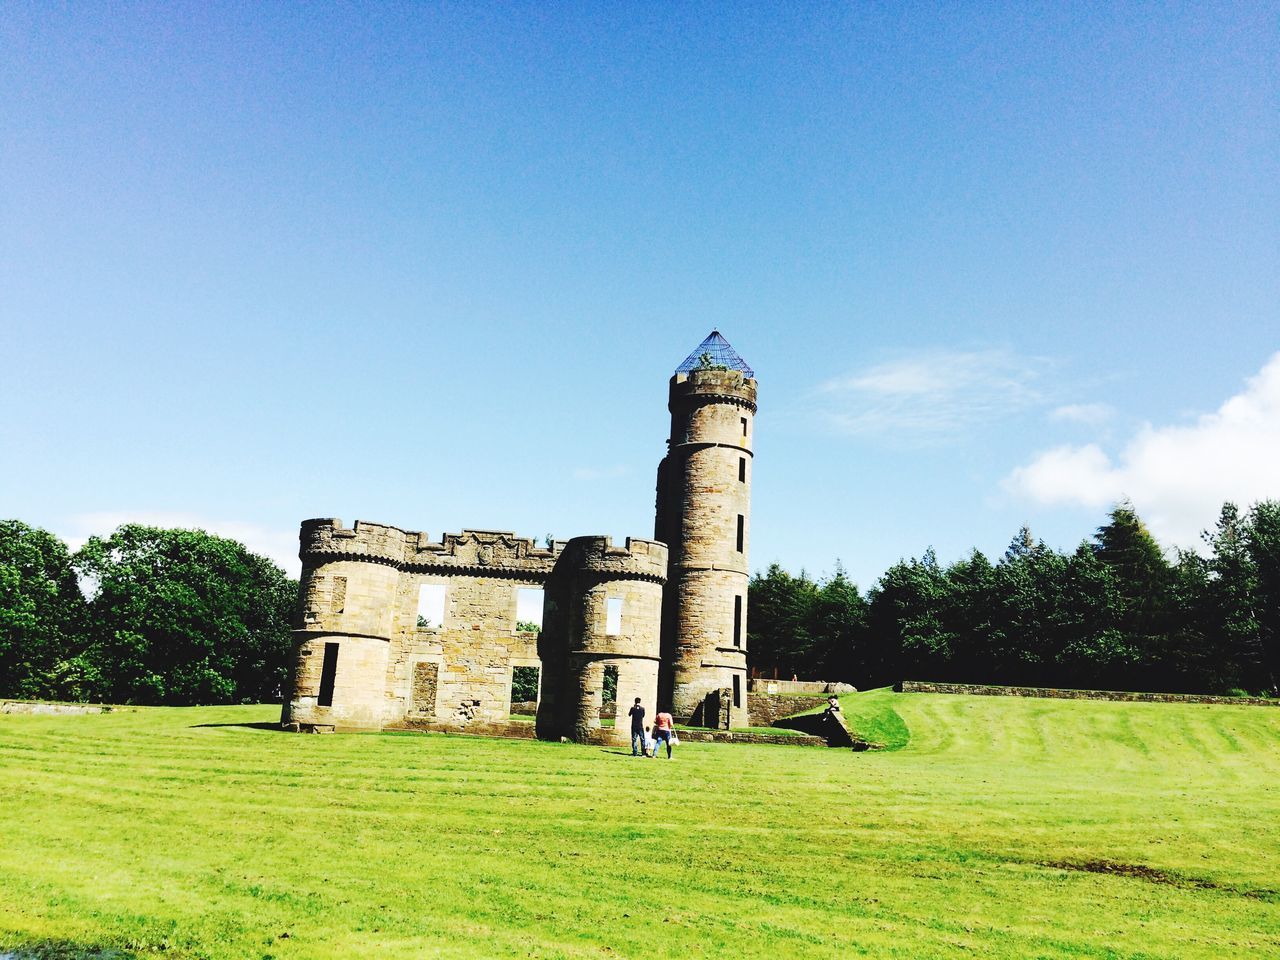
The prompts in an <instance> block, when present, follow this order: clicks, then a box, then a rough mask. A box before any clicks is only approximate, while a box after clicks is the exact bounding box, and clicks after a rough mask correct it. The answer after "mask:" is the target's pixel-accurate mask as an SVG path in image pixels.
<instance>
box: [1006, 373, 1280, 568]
mask: <svg viewBox="0 0 1280 960" xmlns="http://www.w3.org/2000/svg"><path fill="white" fill-rule="evenodd" d="M1004 487H1005V489H1007V490H1010V491H1012V492H1014V493H1017V494H1019V495H1021V496H1025V497H1027V498H1029V499H1031V500H1035V501H1038V502H1040V503H1045V504H1078V505H1082V506H1087V507H1103V506H1109V505H1110V504H1112V503H1114V502H1115V501H1117V500H1119V499H1121V498H1123V497H1128V498H1129V499H1131V500H1132V501H1133V504H1134V507H1136V508H1137V510H1138V512H1139V513H1140V514H1141V515H1142V517H1143V519H1145V520H1146V521H1147V524H1148V525H1149V526H1150V527H1151V531H1152V532H1153V533H1154V534H1155V535H1156V536H1157V537H1158V538H1159V539H1161V540H1162V541H1164V542H1165V543H1166V544H1176V545H1178V546H1183V547H1195V546H1199V544H1200V531H1201V530H1204V529H1206V528H1208V527H1211V526H1212V525H1213V523H1214V521H1215V520H1216V519H1217V516H1218V511H1219V510H1220V509H1221V507H1222V504H1223V502H1224V501H1226V500H1233V501H1235V502H1236V503H1238V504H1240V505H1241V506H1246V505H1248V504H1250V503H1253V502H1255V501H1258V500H1264V499H1267V498H1272V499H1274V498H1277V497H1280V353H1277V354H1276V355H1275V356H1273V357H1272V358H1271V359H1270V360H1269V361H1268V362H1267V364H1266V365H1265V366H1264V367H1263V368H1262V370H1261V371H1260V372H1259V373H1258V375H1257V376H1255V377H1252V378H1250V379H1249V381H1248V382H1247V383H1246V384H1245V388H1244V390H1242V391H1241V392H1240V393H1238V394H1236V395H1235V396H1233V397H1231V398H1230V399H1229V400H1227V401H1226V403H1224V404H1223V405H1222V406H1221V407H1219V408H1218V410H1217V411H1215V412H1214V413H1209V414H1204V415H1202V416H1200V417H1198V418H1196V420H1195V421H1194V422H1193V423H1190V424H1184V425H1171V426H1162V427H1156V426H1152V425H1151V424H1146V425H1144V426H1143V427H1142V428H1141V429H1139V430H1138V432H1137V434H1136V435H1135V436H1134V437H1133V438H1132V439H1131V440H1130V441H1129V442H1128V444H1127V445H1126V446H1125V447H1124V449H1123V450H1122V451H1121V452H1120V454H1119V455H1118V456H1117V457H1116V458H1115V459H1114V460H1113V459H1112V458H1111V457H1109V456H1108V455H1107V454H1106V453H1105V452H1104V451H1103V450H1102V448H1101V447H1099V446H1098V445H1097V444H1092V443H1091V444H1086V445H1084V446H1061V447H1055V448H1054V449H1052V450H1049V451H1047V452H1046V453H1042V454H1040V455H1039V456H1038V457H1036V458H1035V459H1034V460H1033V461H1031V462H1030V463H1029V464H1027V465H1025V466H1022V467H1018V468H1017V469H1015V470H1014V471H1013V472H1012V473H1011V474H1009V476H1008V477H1006V478H1005V480H1004Z"/></svg>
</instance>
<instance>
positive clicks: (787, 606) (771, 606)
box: [747, 563, 818, 678]
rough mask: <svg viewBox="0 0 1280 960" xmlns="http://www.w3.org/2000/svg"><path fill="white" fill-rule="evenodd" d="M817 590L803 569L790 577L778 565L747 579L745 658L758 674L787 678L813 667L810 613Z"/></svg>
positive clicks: (813, 640)
mask: <svg viewBox="0 0 1280 960" xmlns="http://www.w3.org/2000/svg"><path fill="white" fill-rule="evenodd" d="M817 599H818V587H817V585H816V584H815V583H814V582H813V581H812V580H810V579H809V578H808V577H807V576H806V575H805V572H804V571H803V570H801V571H800V575H799V576H797V577H793V576H792V575H791V574H789V573H787V571H785V570H783V569H782V567H780V566H779V565H778V564H776V563H774V564H770V566H769V568H768V570H767V571H765V573H764V575H763V576H762V575H761V574H759V573H757V574H756V575H755V576H754V577H752V578H751V584H750V588H749V589H748V591H747V659H748V662H749V663H750V664H751V666H752V668H753V669H755V670H757V671H759V672H760V673H762V674H768V673H774V672H776V673H777V674H778V675H779V676H782V677H787V678H789V677H790V676H791V675H792V674H797V675H798V674H800V673H808V672H810V670H811V667H812V666H813V664H814V657H815V655H814V648H815V638H814V636H813V634H812V625H813V611H814V606H815V604H816V603H817Z"/></svg>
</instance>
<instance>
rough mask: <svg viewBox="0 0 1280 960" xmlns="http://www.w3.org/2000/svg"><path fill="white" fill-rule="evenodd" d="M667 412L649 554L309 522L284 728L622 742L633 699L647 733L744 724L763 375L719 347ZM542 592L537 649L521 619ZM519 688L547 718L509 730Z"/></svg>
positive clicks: (480, 533)
mask: <svg viewBox="0 0 1280 960" xmlns="http://www.w3.org/2000/svg"><path fill="white" fill-rule="evenodd" d="M669 407H670V411H671V436H670V438H669V439H668V450H667V455H666V457H665V458H664V459H663V460H662V462H661V464H660V465H659V468H658V482H657V511H656V513H657V516H656V522H655V538H654V539H653V540H642V539H628V540H627V541H626V543H625V544H623V545H615V544H613V543H612V542H611V541H610V539H609V538H608V537H591V536H588V537H576V538H574V539H572V540H568V541H556V542H555V543H552V544H550V545H547V546H545V547H539V546H538V545H536V544H535V543H534V542H533V541H531V540H527V539H524V538H521V537H517V536H515V535H514V534H511V533H503V532H497V531H487V530H463V531H462V532H461V533H458V534H445V535H443V536H441V537H440V539H439V540H438V541H435V540H432V539H431V538H430V537H429V536H428V535H427V534H425V533H417V532H409V531H405V530H400V529H398V528H396V527H389V526H384V525H381V524H372V523H366V522H364V521H360V522H357V523H355V524H353V525H352V526H351V527H350V528H346V527H344V526H343V525H342V523H341V521H338V520H332V519H327V520H307V521H304V522H303V524H302V530H301V534H300V541H301V545H300V557H301V559H302V610H301V614H300V622H299V624H298V629H297V630H295V638H296V640H297V648H296V654H295V657H294V665H293V669H292V673H291V678H290V684H289V689H288V690H287V691H286V693H287V695H286V699H285V704H284V711H283V715H282V721H283V723H284V724H285V725H286V726H287V727H289V728H290V729H295V730H335V729H336V730H379V729H385V728H411V729H412V728H417V729H438V730H469V731H473V732H491V733H503V734H508V735H516V736H529V735H532V734H533V733H535V732H536V735H537V736H540V737H546V738H558V737H568V738H571V739H574V740H579V741H583V742H610V741H615V742H626V741H627V740H628V739H629V723H628V721H627V709H628V708H629V707H630V705H631V703H632V702H633V701H634V700H635V698H636V697H640V699H641V700H642V701H643V703H644V705H645V707H646V709H648V711H649V716H650V717H652V715H653V713H654V712H655V705H656V706H657V707H659V708H665V709H669V710H670V711H671V712H672V713H673V714H674V715H675V716H676V719H677V720H678V721H681V722H685V723H692V724H696V725H700V726H707V727H714V728H720V729H728V728H731V727H744V726H747V725H748V717H747V709H746V703H747V700H746V635H747V634H746V629H747V625H746V611H747V581H748V572H747V570H748V567H747V547H748V537H749V530H750V516H751V511H750V491H751V467H752V456H753V455H752V437H753V424H754V417H755V411H756V381H755V376H754V373H753V372H752V370H751V369H750V367H748V366H747V365H746V363H745V362H744V361H743V360H742V359H741V358H740V357H739V356H738V355H737V354H736V353H735V352H734V351H733V348H732V347H730V346H729V344H728V343H727V342H726V341H725V340H724V338H723V337H721V336H720V334H719V333H717V332H716V331H712V333H711V335H710V336H708V337H707V338H706V339H705V340H704V341H703V342H702V343H701V344H700V345H699V346H698V348H697V349H695V350H694V352H693V353H692V354H690V355H689V357H688V358H687V359H686V360H685V362H684V363H682V364H681V365H680V367H679V368H677V370H676V373H675V375H674V376H673V377H672V378H671V383H670V402H669ZM537 590H541V591H542V595H541V603H542V624H541V630H540V631H539V630H535V629H530V626H531V625H530V624H528V623H522V622H521V621H520V619H519V614H518V611H519V610H520V609H521V608H522V606H523V607H524V608H525V609H527V608H528V603H529V602H534V601H535V598H536V594H535V593H529V594H525V595H522V591H537ZM518 670H524V671H535V670H536V672H537V677H538V695H537V707H536V719H530V718H513V717H512V716H511V697H512V686H513V681H514V679H515V677H516V671H518ZM531 675H532V674H531V673H527V674H526V676H531ZM606 688H609V690H610V691H611V692H613V693H614V696H613V698H612V699H611V700H610V699H608V697H607V696H606ZM610 721H611V722H610Z"/></svg>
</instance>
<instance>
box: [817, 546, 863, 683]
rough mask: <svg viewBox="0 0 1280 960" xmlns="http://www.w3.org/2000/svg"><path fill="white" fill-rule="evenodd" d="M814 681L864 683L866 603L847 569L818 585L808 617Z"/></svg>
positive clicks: (841, 565) (837, 569) (839, 566)
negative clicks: (862, 664) (849, 576)
mask: <svg viewBox="0 0 1280 960" xmlns="http://www.w3.org/2000/svg"><path fill="white" fill-rule="evenodd" d="M809 635H810V637H811V638H812V645H811V647H810V653H809V656H810V661H811V665H810V667H809V669H808V671H807V675H808V676H809V677H810V678H811V679H819V680H838V681H843V682H846V683H858V684H862V683H863V682H865V681H863V679H862V671H861V660H862V658H863V657H864V656H865V650H864V647H865V645H866V635H867V601H866V598H865V597H863V596H862V594H861V593H859V592H858V587H857V584H855V583H854V582H853V581H852V580H850V579H849V578H848V576H847V575H846V574H845V572H844V566H843V564H841V563H840V562H839V561H836V570H835V573H834V574H832V575H831V576H830V577H829V578H828V579H826V580H824V581H822V583H821V584H819V586H818V591H817V595H816V596H815V597H814V598H813V604H812V607H811V609H810V614H809Z"/></svg>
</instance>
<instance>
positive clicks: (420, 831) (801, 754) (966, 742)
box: [0, 691, 1280, 960]
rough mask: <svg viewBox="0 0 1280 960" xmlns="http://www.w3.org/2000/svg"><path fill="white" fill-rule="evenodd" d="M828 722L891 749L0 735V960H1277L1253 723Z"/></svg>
mask: <svg viewBox="0 0 1280 960" xmlns="http://www.w3.org/2000/svg"><path fill="white" fill-rule="evenodd" d="M842 700H843V703H844V710H845V713H846V716H847V717H848V719H849V720H850V724H851V726H853V727H854V728H855V729H856V730H857V731H858V732H860V733H862V734H864V735H865V736H867V737H869V738H870V739H873V740H878V741H879V742H882V743H885V744H886V745H887V746H888V747H890V748H891V749H886V750H883V751H876V752H869V753H861V754H855V753H853V752H851V751H848V750H822V749H796V748H794V747H786V746H740V745H719V744H693V743H690V744H686V745H684V746H683V747H681V748H680V749H679V750H678V752H677V755H676V759H675V760H674V761H673V762H670V763H668V762H666V761H652V760H650V761H639V760H634V759H632V758H631V757H630V756H625V755H621V754H622V753H626V752H627V751H621V752H619V751H617V750H616V749H612V748H610V749H601V748H598V747H586V746H576V745H563V744H549V743H539V742H533V741H514V740H508V741H504V740H487V739H479V738H467V737H450V736H441V735H398V736H397V735H368V736H342V735H338V736H301V735H291V734H284V733H280V732H278V731H275V730H272V729H270V725H271V723H272V721H274V720H275V719H276V717H277V715H278V712H279V711H278V708H276V707H267V706H262V707H210V708H196V709H140V710H137V711H130V712H116V713H110V714H103V715H94V716H69V717H67V716H64V717H50V716H0V798H3V800H2V802H0V954H3V953H4V952H5V951H6V950H8V951H14V950H24V951H29V950H30V949H32V948H33V947H35V946H36V945H43V946H41V947H40V948H39V949H40V950H44V951H46V952H48V951H54V950H56V951H61V952H58V953H55V954H53V955H58V956H84V955H90V954H87V953H86V952H85V951H89V950H92V949H95V948H113V949H115V950H118V951H120V954H116V955H117V956H121V955H122V956H126V957H128V956H134V955H149V954H151V953H152V952H159V951H164V953H165V954H166V955H168V956H174V957H208V958H227V960H232V958H234V960H243V958H267V957H274V958H308V960H310V958H330V957H333V958H338V957H341V958H351V957H378V958H405V960H408V958H414V960H417V958H423V957H475V958H482V957H483V958H489V957H538V958H549V957H565V958H569V957H574V958H577V957H611V958H616V957H634V958H646V960H647V958H656V960H680V958H685V957H721V956H731V957H733V958H735V960H743V958H778V957H784V958H790V957H806V958H807V957H821V958H845V957H856V956H874V957H903V958H908V957H909V958H923V957H955V956H972V957H983V958H986V957H1007V958H1019V960H1022V958H1031V957H1109V958H1120V957H1135V958H1136V957H1146V958H1155V957H1161V958H1163V957H1178V958H1194V957H1206V958H1215V960H1218V958H1223V957H1249V958H1261V957H1268V956H1270V957H1274V956H1278V955H1280V893H1278V892H1277V890H1278V888H1280V709H1277V708H1258V707H1234V706H1212V707H1210V706H1191V705H1183V704H1139V703H1100V702H1086V701H1054V700H1029V699H1028V700H1024V699H1018V698H997V697H959V696H934V695H923V694H906V695H895V694H892V693H889V692H887V691H872V692H870V693H862V694H853V695H849V696H846V697H843V698H842Z"/></svg>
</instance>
